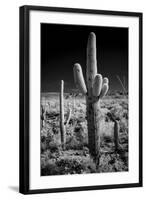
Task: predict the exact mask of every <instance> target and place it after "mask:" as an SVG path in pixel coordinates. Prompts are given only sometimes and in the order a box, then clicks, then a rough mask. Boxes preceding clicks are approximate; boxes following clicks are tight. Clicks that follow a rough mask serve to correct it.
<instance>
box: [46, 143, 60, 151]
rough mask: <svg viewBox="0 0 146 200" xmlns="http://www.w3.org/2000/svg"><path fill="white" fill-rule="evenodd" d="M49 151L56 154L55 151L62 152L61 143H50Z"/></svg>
mask: <svg viewBox="0 0 146 200" xmlns="http://www.w3.org/2000/svg"><path fill="white" fill-rule="evenodd" d="M48 149H49V150H50V151H51V152H55V151H57V152H59V151H60V150H61V145H60V143H57V142H54V141H52V142H50V143H49V144H48Z"/></svg>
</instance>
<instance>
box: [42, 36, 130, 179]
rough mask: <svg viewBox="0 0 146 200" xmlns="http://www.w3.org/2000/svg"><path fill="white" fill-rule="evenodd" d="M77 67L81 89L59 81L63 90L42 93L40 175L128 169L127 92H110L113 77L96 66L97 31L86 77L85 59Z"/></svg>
mask: <svg viewBox="0 0 146 200" xmlns="http://www.w3.org/2000/svg"><path fill="white" fill-rule="evenodd" d="M73 72H74V80H75V85H76V87H77V88H78V93H74V94H68V93H64V81H63V80H60V93H42V94H41V175H61V174H86V173H101V172H117V171H127V170H128V98H127V96H126V95H127V94H126V91H124V95H120V94H119V95H114V94H112V95H107V96H106V94H107V92H108V89H109V80H108V78H107V77H103V76H102V75H101V74H99V72H98V71H97V63H96V36H95V34H94V33H90V34H89V38H88V42H87V70H86V82H85V80H84V77H83V73H82V68H81V66H80V64H78V63H76V64H75V65H74V68H73ZM120 81H121V80H120ZM123 87H124V85H123Z"/></svg>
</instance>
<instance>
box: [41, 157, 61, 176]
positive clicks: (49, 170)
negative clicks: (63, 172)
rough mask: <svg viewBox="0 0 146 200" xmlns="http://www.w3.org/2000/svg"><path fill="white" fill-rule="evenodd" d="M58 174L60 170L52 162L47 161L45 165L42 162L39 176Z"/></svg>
mask: <svg viewBox="0 0 146 200" xmlns="http://www.w3.org/2000/svg"><path fill="white" fill-rule="evenodd" d="M57 174H60V169H59V168H58V166H57V165H56V163H55V161H54V160H48V161H47V162H46V163H45V164H44V163H43V162H42V165H41V175H42V176H45V175H57Z"/></svg>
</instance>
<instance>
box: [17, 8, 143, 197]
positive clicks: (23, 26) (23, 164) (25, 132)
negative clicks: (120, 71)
mask: <svg viewBox="0 0 146 200" xmlns="http://www.w3.org/2000/svg"><path fill="white" fill-rule="evenodd" d="M32 10H37V11H44V12H51V11H56V12H67V13H84V14H97V15H99V14H102V15H112V16H127V17H128V16H129V17H138V19H139V182H138V183H129V184H114V185H97V186H81V187H68V188H51V189H49V188H48V189H34V190H31V189H30V188H29V177H30V174H29V165H30V163H29V159H30V156H29V151H30V146H29V128H30V120H29V109H30V106H31V105H30V103H29V93H30V89H29V83H30V80H29V60H30V55H29V42H30V38H29V31H30V30H29V18H30V11H32ZM19 27H20V32H19V33H20V90H19V91H20V122H19V125H20V131H19V138H20V146H19V148H20V149H19V151H20V152H19V155H20V157H19V159H20V162H19V164H20V174H19V177H20V179H19V187H20V189H19V191H20V193H22V194H36V193H52V192H67V191H83V190H99V189H114V188H130V187H141V186H142V179H143V178H142V177H143V176H142V13H138V12H121V11H105V10H89V9H74V8H57V7H44V6H28V5H27V6H22V7H20V24H19Z"/></svg>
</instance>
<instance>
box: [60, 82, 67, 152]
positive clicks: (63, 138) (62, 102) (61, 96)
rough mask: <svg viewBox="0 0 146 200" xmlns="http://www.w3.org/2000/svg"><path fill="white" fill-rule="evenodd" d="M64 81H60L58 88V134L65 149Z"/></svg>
mask: <svg viewBox="0 0 146 200" xmlns="http://www.w3.org/2000/svg"><path fill="white" fill-rule="evenodd" d="M63 94H64V81H63V80H61V87H60V133H61V144H62V148H63V149H65V140H66V133H65V125H64V95H63Z"/></svg>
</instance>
